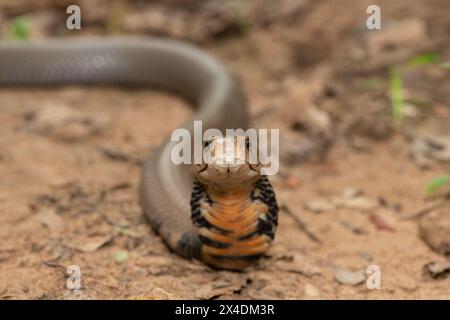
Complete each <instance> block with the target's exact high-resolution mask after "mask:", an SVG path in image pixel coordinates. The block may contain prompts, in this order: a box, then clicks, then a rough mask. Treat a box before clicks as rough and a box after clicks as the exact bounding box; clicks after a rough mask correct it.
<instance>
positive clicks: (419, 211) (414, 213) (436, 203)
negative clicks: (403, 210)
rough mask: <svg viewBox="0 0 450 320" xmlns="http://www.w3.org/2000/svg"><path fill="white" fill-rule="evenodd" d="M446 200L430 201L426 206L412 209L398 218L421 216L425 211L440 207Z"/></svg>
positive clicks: (406, 218) (405, 218)
mask: <svg viewBox="0 0 450 320" xmlns="http://www.w3.org/2000/svg"><path fill="white" fill-rule="evenodd" d="M446 202H447V201H445V200H444V201H436V202H434V203H431V204H429V205H427V206H424V207H422V208H419V209H418V210H416V211H413V212H412V213H409V214H407V215H404V216H402V217H400V220H408V219H413V218H418V217H421V216H423V215H424V214H426V213H428V212H430V211H433V210H436V209H438V208H440V207H442V206H443V205H444V204H445V203H446Z"/></svg>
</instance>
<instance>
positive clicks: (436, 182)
mask: <svg viewBox="0 0 450 320" xmlns="http://www.w3.org/2000/svg"><path fill="white" fill-rule="evenodd" d="M448 182H450V176H440V177H437V178H434V179H433V180H431V181H430V182H428V183H427V186H426V187H425V191H426V193H427V194H431V193H434V192H436V191H437V190H439V189H440V188H442V187H443V186H444V185H446V184H447V183H448Z"/></svg>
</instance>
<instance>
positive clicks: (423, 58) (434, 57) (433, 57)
mask: <svg viewBox="0 0 450 320" xmlns="http://www.w3.org/2000/svg"><path fill="white" fill-rule="evenodd" d="M439 60H440V57H439V55H438V54H437V53H425V54H419V55H417V56H415V57H412V58H411V59H409V60H408V62H407V63H406V64H407V66H408V67H410V68H411V67H416V66H421V65H425V64H431V63H437V62H439Z"/></svg>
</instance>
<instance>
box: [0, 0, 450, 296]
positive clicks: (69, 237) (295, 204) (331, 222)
mask: <svg viewBox="0 0 450 320" xmlns="http://www.w3.org/2000/svg"><path fill="white" fill-rule="evenodd" d="M25 2H27V1H21V3H25ZM207 2H208V1H207ZM209 2H210V3H212V5H211V4H210V7H206V6H205V5H204V4H203V2H200V1H190V3H191V4H190V6H188V5H186V4H185V5H182V4H180V1H178V2H177V1H155V4H146V3H143V2H139V1H130V2H129V3H127V5H126V6H124V8H122V9H120V10H123V17H122V20H121V21H123V24H124V25H123V27H122V28H123V33H126V34H129V33H133V34H136V33H139V34H163V35H169V36H173V37H178V38H181V39H184V40H187V41H193V42H195V43H197V44H198V45H199V46H201V47H203V48H204V49H205V50H207V51H209V52H210V53H212V54H213V55H215V56H217V57H219V58H220V59H221V60H223V61H224V62H225V63H226V64H228V65H229V66H230V67H231V69H232V70H233V71H234V72H235V73H236V75H237V76H238V78H239V79H240V80H241V82H242V84H243V86H244V89H245V91H246V93H247V95H248V97H249V105H250V110H251V114H252V121H253V124H254V126H255V127H269V128H280V129H281V131H280V132H281V133H280V136H281V159H282V162H281V169H280V172H279V174H278V175H277V176H275V177H272V182H273V185H274V188H275V191H276V193H277V195H278V200H279V203H280V205H281V206H282V207H287V208H288V210H281V211H280V221H279V228H278V231H277V236H276V240H275V243H274V246H273V247H272V249H271V250H270V251H269V253H268V255H267V257H265V258H263V259H262V260H261V261H260V262H259V263H258V264H257V265H255V266H254V267H252V268H250V269H248V270H247V271H245V272H240V273H238V272H228V271H217V270H213V269H211V268H209V267H207V266H205V265H203V264H201V263H199V262H196V261H188V260H185V259H183V258H180V257H178V256H177V255H175V254H173V253H171V252H170V251H169V250H168V249H167V248H166V246H165V245H164V244H163V242H162V241H161V239H160V238H159V237H158V236H157V235H156V234H155V233H154V232H153V231H152V230H151V228H150V227H149V226H148V224H147V222H146V220H145V219H144V217H143V214H142V211H141V209H140V207H139V202H138V186H139V179H140V161H141V160H142V159H143V158H144V157H145V156H146V155H147V154H148V153H149V152H151V150H152V149H153V148H156V147H157V146H158V145H159V143H161V142H162V141H163V139H164V138H165V137H166V136H167V135H168V134H169V133H170V132H171V130H172V129H173V128H176V127H177V126H179V125H181V124H182V123H183V121H186V120H188V119H189V116H190V115H191V113H192V112H191V110H190V108H189V106H188V104H187V103H186V102H184V101H182V100H180V99H179V98H178V97H177V96H174V95H171V94H169V93H161V92H157V91H152V90H144V89H128V88H116V87H108V88H105V87H77V86H71V87H65V88H54V89H43V88H14V89H13V88H1V89H0V106H1V109H2V112H1V113H0V137H1V138H0V176H1V180H0V243H1V245H0V298H2V299H63V298H80V297H81V298H88V299H128V298H189V299H213V298H219V299H257V298H261V299H407V298H409V299H433V298H437V299H450V276H448V273H447V276H446V274H445V272H442V275H441V276H439V277H432V276H431V275H429V274H428V272H427V271H426V267H425V266H426V265H427V264H429V263H431V262H441V261H446V259H447V261H448V257H445V256H444V255H442V254H441V253H439V252H436V251H433V250H432V249H431V248H430V246H429V245H427V243H425V242H424V241H423V240H422V239H421V237H420V236H419V232H418V223H419V222H420V219H426V214H425V215H423V216H422V217H421V218H419V217H414V218H411V219H404V217H405V216H408V215H410V214H412V213H414V212H415V211H417V210H418V209H419V208H422V207H424V206H427V205H429V204H430V203H432V201H433V199H431V200H430V199H429V198H428V197H426V196H425V191H424V189H425V185H426V184H427V183H428V182H429V181H430V180H431V179H433V178H435V177H436V176H441V175H443V174H446V173H448V172H450V165H449V163H448V162H439V161H436V160H435V159H429V158H428V159H427V163H426V164H427V168H426V169H423V168H422V167H421V166H420V165H419V164H418V163H417V161H414V160H413V159H412V157H411V145H412V140H411V139H413V138H412V137H415V136H416V134H418V133H422V132H424V133H427V134H438V133H439V134H446V135H450V128H449V126H448V123H449V121H450V94H449V92H448V88H449V86H450V77H449V75H450V73H449V71H448V69H447V70H446V69H444V68H441V67H440V66H439V65H436V64H433V65H425V66H422V67H418V68H417V69H414V70H412V71H408V72H407V74H406V75H405V79H404V85H405V88H406V89H407V96H408V98H410V100H411V101H412V100H413V98H416V100H419V98H420V100H421V101H422V102H423V103H424V104H425V105H426V107H424V108H415V107H411V105H412V103H409V109H407V110H419V111H416V113H417V112H418V115H417V114H415V113H414V112H412V111H411V112H410V114H407V115H406V118H405V120H404V122H403V123H402V125H400V126H398V125H395V123H394V121H393V120H392V117H391V111H390V99H389V80H388V79H389V68H390V67H392V66H399V65H401V64H403V63H404V62H405V61H407V60H408V59H409V58H411V57H413V56H415V55H418V54H421V53H430V52H431V53H437V54H439V56H440V57H441V59H443V61H449V60H450V41H448V40H449V39H450V16H448V12H449V10H448V9H450V6H449V4H448V1H437V0H436V1H418V0H416V1H395V4H394V3H392V2H389V1H383V2H381V1H375V2H376V3H379V4H380V6H381V8H382V19H383V20H382V21H383V28H384V29H385V30H384V33H381V31H374V32H379V35H380V36H379V38H377V37H378V36H374V35H373V33H371V32H369V31H367V30H365V27H364V24H365V19H366V17H367V14H366V12H365V8H366V7H367V4H365V3H364V1H350V0H343V1H339V2H338V1H280V6H279V7H277V8H283V6H285V7H286V8H287V9H286V10H284V11H283V10H281V9H279V10H271V9H270V8H271V7H270V4H271V3H273V1H255V2H254V3H255V5H256V6H257V8H259V9H258V10H260V11H257V10H255V11H254V12H258V13H259V14H258V15H257V14H253V15H252V14H247V15H244V18H242V19H244V20H238V22H239V23H236V20H233V19H235V17H234V16H233V15H231V17H234V18H233V19H231V18H230V12H232V11H230V10H231V9H229V8H225V9H221V10H219V14H218V17H219V18H218V19H217V22H216V24H212V25H211V23H212V22H211V21H214V19H212V18H210V16H211V15H212V13H211V12H209V11H208V10H212V9H211V8H213V9H214V8H216V7H214V3H215V4H216V6H217V2H213V1H209ZM238 2H239V1H238ZM303 2H304V4H300V3H303ZM88 3H89V4H88ZM104 3H105V1H103V2H102V1H92V2H87V1H85V2H83V3H82V7H83V5H84V6H85V7H84V8H85V9H84V10H86V11H89V12H90V14H89V15H88V17H87V19H88V21H86V24H85V25H84V26H83V29H82V31H81V32H79V34H77V35H79V36H87V35H92V34H98V35H105V34H107V33H108V29H105V28H104V25H105V24H106V22H105V20H106V19H108V17H109V15H108V11H107V10H106V13H105V8H104V7H105V6H106V5H104ZM117 3H119V2H117ZM252 3H253V2H252ZM293 3H295V4H296V5H293ZM337 3H339V5H338V4H337ZM64 5H65V2H64V1H33V2H32V3H31V2H29V3H28V2H27V3H26V4H22V5H20V4H18V2H13V1H11V2H10V3H8V1H6V2H5V4H3V5H0V27H1V28H2V29H1V30H3V35H5V34H6V31H5V30H6V29H7V28H8V25H9V24H10V22H11V19H12V17H14V16H17V15H23V14H25V15H26V17H28V18H29V20H30V21H31V22H32V23H35V24H36V30H38V31H34V33H33V32H32V35H31V36H32V38H39V37H51V36H55V35H58V36H60V35H62V34H67V35H70V34H68V33H67V31H64V25H63V26H59V24H58V21H60V20H62V21H64V20H63V19H64V11H61V8H62V7H63V6H64ZM203 6H205V7H203ZM289 6H291V7H289ZM113 7H114V6H113ZM118 7H119V8H120V5H118ZM219 7H221V6H219ZM101 8H103V9H101ZM193 8H194V9H193ZM445 8H447V9H446V10H445ZM111 10H113V9H111ZM158 10H159V11H158ZM261 10H262V11H261ZM264 10H265V11H264ZM244 11H245V10H244ZM61 12H62V13H61ZM139 12H144V13H145V12H160V14H161V17H163V18H162V19H160V20H158V19H156V18H151V17H150V18H149V17H146V16H145V15H144V17H142V14H141V15H139ZM174 12H181V13H183V14H185V15H186V16H187V17H192V21H193V24H194V25H196V26H197V25H200V26H205V27H204V29H203V30H205V29H207V30H208V32H206V31H204V32H199V31H198V30H199V29H198V28H192V30H190V29H186V28H175V27H173V26H174V25H176V23H172V22H173V21H175V22H176V21H177V20H176V19H177V18H176V17H174V16H173V15H174V14H173V13H174ZM212 12H215V11H214V10H212ZM250 12H253V11H250ZM261 12H266V16H264V15H263V14H261ZM267 12H273V15H270V14H267ZM42 16H43V17H45V18H42ZM52 17H53V18H52ZM164 19H166V20H167V21H169V22H171V23H166V20H164ZM406 19H410V22H407V23H410V24H409V25H408V28H407V30H410V32H417V33H416V34H415V36H414V37H412V38H411V39H408V37H407V34H405V33H404V32H405V31H404V30H405V27H404V26H401V25H400V26H395V27H394V28H393V29H391V27H389V24H392V23H395V22H399V21H400V22H401V21H404V20H406ZM49 20H52V21H56V22H54V23H55V24H56V27H54V28H50V30H49V28H47V27H46V25H47V23H48V21H49ZM155 21H156V22H155ZM158 21H160V24H161V25H159V24H158ZM161 21H162V22H161ZM243 21H244V22H245V23H244V22H243ZM247 25H249V27H246V26H247ZM206 26H207V27H206ZM414 28H416V29H417V30H418V31H411V30H413V29H414ZM421 28H423V30H422V29H421ZM32 30H34V29H32ZM105 30H106V31H105ZM200 30H202V29H201V28H200ZM214 30H215V31H214ZM217 30H218V31H217ZM393 30H395V31H393ZM402 30H403V31H402ZM421 30H422V31H421ZM213 31H214V32H213ZM395 32H399V33H400V36H398V35H396V34H395ZM402 32H403V34H402ZM374 37H375V38H374ZM390 41H391V42H393V43H391V44H390ZM379 43H382V44H383V46H385V47H383V46H382V47H379ZM0 72H1V71H0ZM350 141H351V143H350ZM355 190H356V191H357V192H358V194H361V195H356V196H355V195H353V194H354V193H355V192H356V191H355ZM343 195H344V196H343ZM333 199H334V200H333ZM336 199H338V200H339V201H340V202H339V203H340V204H339V205H336V201H337V200H336ZM333 201H334V202H333ZM324 206H325V207H326V208H324ZM330 206H331V207H330ZM317 207H320V208H321V209H322V210H318V209H317ZM439 210H442V211H443V212H446V213H447V219H450V216H449V215H448V213H449V211H450V205H449V204H448V203H444V205H443V206H442V207H441V208H440V209H439ZM317 211H321V212H317ZM69 265H78V266H79V267H80V269H81V284H82V288H81V295H75V294H73V293H70V292H69V291H68V289H67V288H66V280H67V275H66V268H67V267H68V266H69ZM370 265H377V266H379V268H380V270H381V289H374V290H370V289H368V288H367V286H366V284H365V281H359V283H358V284H355V285H350V284H342V283H341V282H339V281H337V280H336V279H335V276H336V268H341V269H345V270H347V271H349V272H356V271H361V270H362V271H365V270H366V268H367V267H368V266H370Z"/></svg>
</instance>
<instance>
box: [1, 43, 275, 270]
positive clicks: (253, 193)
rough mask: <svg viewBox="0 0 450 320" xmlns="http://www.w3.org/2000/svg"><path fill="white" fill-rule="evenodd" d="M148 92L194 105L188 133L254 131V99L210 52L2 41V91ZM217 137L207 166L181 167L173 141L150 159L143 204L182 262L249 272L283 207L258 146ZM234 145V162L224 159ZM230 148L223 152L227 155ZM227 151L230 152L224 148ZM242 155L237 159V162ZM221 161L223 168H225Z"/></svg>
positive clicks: (207, 145) (207, 146) (179, 46)
mask: <svg viewBox="0 0 450 320" xmlns="http://www.w3.org/2000/svg"><path fill="white" fill-rule="evenodd" d="M69 84H71V85H73V84H75V85H82V86H83V85H84V86H90V85H122V86H148V87H152V88H156V89H163V90H169V91H171V92H174V93H176V94H179V95H181V96H182V97H184V98H185V99H187V100H188V101H190V102H191V104H192V105H193V106H194V109H195V112H194V115H193V116H192V119H190V120H189V121H187V122H186V123H185V124H183V126H182V127H181V128H184V129H186V130H188V132H190V133H192V134H193V132H194V125H193V123H194V121H201V122H202V128H203V130H206V129H208V128H216V129H218V130H220V131H221V132H225V131H226V129H237V128H240V129H242V130H246V129H248V128H249V111H248V107H247V99H246V97H245V95H244V93H243V90H242V86H241V84H240V82H239V80H238V79H237V78H236V76H234V75H233V73H232V72H231V71H230V70H229V68H227V67H226V66H225V65H224V64H223V63H222V62H220V61H219V60H217V59H215V58H214V57H212V56H211V55H210V54H208V53H207V52H206V51H204V50H202V49H200V48H198V47H196V46H195V45H192V44H188V43H186V42H183V41H179V40H173V39H167V38H160V37H131V36H124V37H109V38H108V37H105V38H88V39H86V38H59V39H46V40H38V41H36V40H33V41H5V42H0V86H3V87H8V86H43V87H48V86H63V85H69ZM241 138H242V137H241V136H240V135H234V136H222V137H219V136H212V137H210V138H209V139H208V140H206V141H204V142H203V145H202V148H203V149H202V150H203V151H202V152H205V151H206V150H208V151H209V152H210V153H209V154H211V155H212V159H211V161H209V162H208V163H207V164H206V163H202V164H175V163H174V162H173V161H171V150H172V148H173V147H174V146H175V143H176V142H175V141H173V140H172V139H171V138H170V137H167V138H166V139H165V140H164V142H163V143H162V144H161V145H160V146H159V147H157V148H156V151H154V152H151V154H150V155H149V156H148V157H147V158H146V159H145V160H144V162H143V169H142V177H141V183H140V203H141V206H142V209H143V212H144V214H145V216H146V218H147V220H148V221H149V223H150V225H151V227H152V229H153V230H155V231H156V233H157V234H159V235H160V236H161V238H162V239H163V240H164V242H165V243H166V244H167V246H168V247H169V248H170V249H171V250H172V251H173V252H175V253H177V254H178V255H180V256H182V257H184V258H188V259H196V260H199V261H202V262H204V263H205V264H207V265H209V266H211V267H213V268H216V269H229V270H243V269H245V268H247V267H249V266H251V265H253V264H255V263H256V262H257V261H258V260H260V258H261V257H262V256H264V255H265V254H266V252H267V250H268V249H269V247H270V246H271V244H272V242H273V240H274V237H275V232H276V228H277V224H278V206H277V200H276V196H275V193H274V191H273V188H272V186H271V184H270V181H269V179H268V177H267V175H264V174H262V173H261V165H260V164H258V163H257V164H251V163H249V161H248V154H249V150H250V148H249V141H248V139H241ZM226 143H230V144H232V145H234V146H235V147H236V148H235V149H236V151H237V152H235V153H234V154H233V157H234V158H233V159H237V158H239V159H241V160H242V161H241V162H238V163H231V162H227V161H223V160H224V157H225V158H226V157H229V156H230V155H229V154H227V151H225V153H223V152H222V153H221V152H218V150H223V148H222V147H223V146H224V144H226ZM220 148H222V149H220ZM225 150H228V149H227V148H225ZM236 154H237V158H236ZM220 160H222V161H220Z"/></svg>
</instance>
